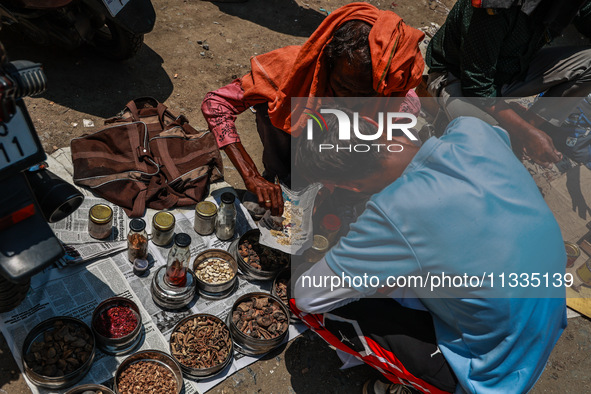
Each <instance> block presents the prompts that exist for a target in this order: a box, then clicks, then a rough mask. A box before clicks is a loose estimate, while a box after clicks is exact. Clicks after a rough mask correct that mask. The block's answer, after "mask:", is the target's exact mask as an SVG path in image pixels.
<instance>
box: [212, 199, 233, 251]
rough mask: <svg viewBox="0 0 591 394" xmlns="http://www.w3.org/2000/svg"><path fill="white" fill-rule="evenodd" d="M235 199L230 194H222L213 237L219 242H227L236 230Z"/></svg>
mask: <svg viewBox="0 0 591 394" xmlns="http://www.w3.org/2000/svg"><path fill="white" fill-rule="evenodd" d="M235 199H236V197H235V196H234V195H233V194H232V193H223V194H222V197H221V203H220V209H218V215H217V217H216V221H215V235H216V237H218V239H219V240H221V241H227V240H229V239H231V238H232V237H233V236H234V230H235V229H236V207H235V206H234V200H235Z"/></svg>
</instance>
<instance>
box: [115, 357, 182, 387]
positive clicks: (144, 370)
mask: <svg viewBox="0 0 591 394" xmlns="http://www.w3.org/2000/svg"><path fill="white" fill-rule="evenodd" d="M117 390H119V392H120V393H121V394H175V393H176V392H177V387H176V379H175V377H174V375H173V373H172V371H171V370H170V369H168V368H167V367H165V366H164V365H162V364H160V363H158V362H156V361H138V362H136V363H133V364H130V365H129V366H128V367H127V368H125V369H124V370H123V372H121V375H120V376H119V382H118V384H117Z"/></svg>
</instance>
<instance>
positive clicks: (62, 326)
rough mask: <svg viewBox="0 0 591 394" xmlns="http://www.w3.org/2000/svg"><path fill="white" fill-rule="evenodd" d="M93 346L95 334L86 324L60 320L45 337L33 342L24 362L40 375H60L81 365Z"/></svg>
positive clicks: (44, 334)
mask: <svg viewBox="0 0 591 394" xmlns="http://www.w3.org/2000/svg"><path fill="white" fill-rule="evenodd" d="M93 346H94V338H93V337H92V335H91V334H90V332H89V330H88V329H87V328H86V327H83V326H80V325H77V324H74V323H71V322H66V323H64V322H63V321H62V320H57V321H56V322H55V323H54V325H53V328H52V329H50V330H47V331H45V332H44V333H43V340H41V341H36V342H33V343H32V344H31V346H30V348H29V351H28V353H27V354H26V355H25V362H26V363H27V365H28V367H29V368H31V369H32V370H33V372H35V373H37V374H39V375H43V376H49V377H61V376H65V375H67V374H69V373H71V372H74V371H76V370H77V369H78V368H80V367H81V366H82V365H83V364H84V363H85V362H86V361H87V360H88V358H89V357H90V356H91V354H92V349H93Z"/></svg>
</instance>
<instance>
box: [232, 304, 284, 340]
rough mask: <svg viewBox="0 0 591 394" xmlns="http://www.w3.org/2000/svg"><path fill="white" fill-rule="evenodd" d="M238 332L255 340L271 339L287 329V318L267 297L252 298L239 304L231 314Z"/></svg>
mask: <svg viewBox="0 0 591 394" xmlns="http://www.w3.org/2000/svg"><path fill="white" fill-rule="evenodd" d="M232 322H233V323H234V324H235V325H236V327H237V328H238V330H240V331H242V332H243V333H244V334H246V335H248V336H250V337H252V338H256V339H273V338H277V337H278V336H280V335H281V334H283V333H284V332H285V331H286V330H287V328H288V327H289V323H288V318H287V316H286V315H285V313H284V312H283V310H282V308H281V307H280V306H279V304H278V303H277V302H276V301H275V300H273V299H272V298H269V297H252V298H251V299H250V300H249V301H243V302H241V303H239V304H238V305H237V306H236V308H235V310H234V311H233V312H232Z"/></svg>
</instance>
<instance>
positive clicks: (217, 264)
mask: <svg viewBox="0 0 591 394" xmlns="http://www.w3.org/2000/svg"><path fill="white" fill-rule="evenodd" d="M195 275H197V277H198V278H199V279H201V280H202V281H204V282H207V283H210V284H218V283H226V282H227V281H229V280H230V279H232V278H233V277H234V271H233V270H232V266H231V265H230V263H228V262H227V261H226V260H224V259H220V258H218V257H212V258H209V259H206V260H204V261H203V262H201V264H199V265H198V266H197V269H196V270H195Z"/></svg>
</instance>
